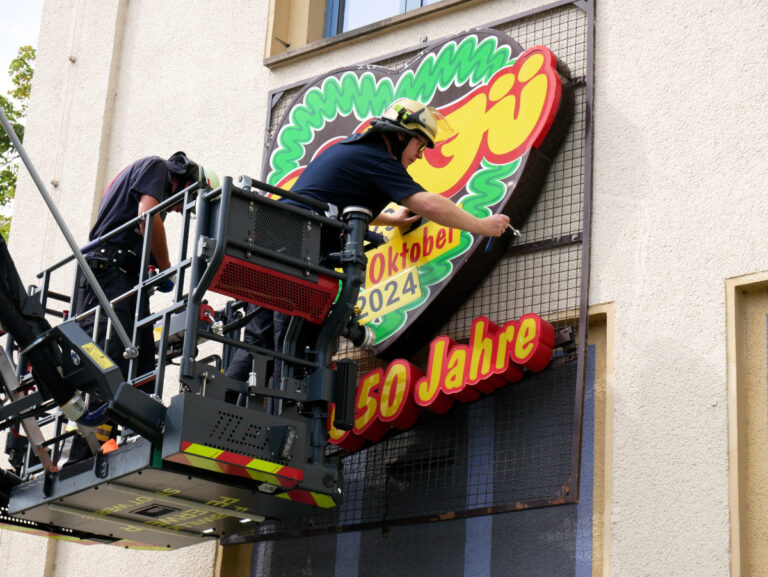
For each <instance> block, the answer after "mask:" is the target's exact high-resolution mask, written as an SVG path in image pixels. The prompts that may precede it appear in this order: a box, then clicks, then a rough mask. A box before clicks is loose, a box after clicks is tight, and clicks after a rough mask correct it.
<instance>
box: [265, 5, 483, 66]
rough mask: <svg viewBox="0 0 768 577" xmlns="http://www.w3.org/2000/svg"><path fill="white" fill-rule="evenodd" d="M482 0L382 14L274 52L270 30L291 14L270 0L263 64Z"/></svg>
mask: <svg viewBox="0 0 768 577" xmlns="http://www.w3.org/2000/svg"><path fill="white" fill-rule="evenodd" d="M283 1H284V0H283ZM485 1H486V0H441V1H439V2H435V3H433V4H428V5H426V6H422V7H420V8H416V9H414V10H410V11H407V12H403V13H400V14H397V15H395V16H392V17H390V18H385V19H384V20H378V21H377V22H373V23H371V24H367V25H365V26H360V27H358V28H353V29H352V30H348V31H346V32H342V33H340V34H336V35H334V36H328V37H324V38H319V39H316V40H312V39H307V38H304V41H305V42H304V43H303V44H300V42H301V39H298V40H297V39H294V42H291V43H290V44H291V45H290V46H287V47H286V48H285V49H284V50H281V51H280V52H274V48H272V47H271V46H272V44H273V43H272V36H273V31H274V30H277V29H279V28H280V27H281V25H282V26H284V27H287V25H288V23H287V22H286V21H285V19H289V18H290V14H291V11H290V10H282V11H281V10H277V8H276V6H275V4H276V0H272V3H271V8H270V14H269V23H268V27H267V40H266V47H265V56H264V61H263V64H264V66H266V67H267V68H276V67H279V66H281V65H284V64H287V63H289V62H293V61H295V60H298V59H300V58H304V57H307V56H310V55H314V54H316V53H318V52H322V51H324V50H327V49H329V48H333V47H336V46H341V45H344V44H346V43H349V42H352V41H355V40H358V39H360V38H361V37H364V36H365V37H375V36H378V35H381V34H384V33H386V32H391V31H392V30H393V29H394V28H397V27H400V26H404V25H406V24H412V23H413V22H415V21H417V20H419V19H423V18H428V17H431V16H433V15H434V14H435V13H437V12H443V11H449V10H455V9H459V8H463V7H467V6H471V5H474V4H480V3H482V2H485ZM309 2H310V3H313V4H312V6H313V8H317V5H316V4H314V3H320V2H322V4H323V5H325V6H326V7H327V5H328V4H329V3H333V4H335V5H336V6H337V7H338V6H341V7H342V8H343V6H342V5H343V0H309ZM326 9H327V8H326ZM340 13H341V12H340V9H339V10H337V12H336V14H337V18H336V20H335V22H331V23H330V24H329V22H328V19H327V18H325V19H324V23H323V33H324V34H325V33H326V32H327V30H329V29H330V28H329V27H330V26H336V27H338V26H339V22H338V20H339V19H338V15H339V14H340Z"/></svg>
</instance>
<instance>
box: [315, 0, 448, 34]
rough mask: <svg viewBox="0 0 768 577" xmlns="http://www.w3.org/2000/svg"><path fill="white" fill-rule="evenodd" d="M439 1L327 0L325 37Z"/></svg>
mask: <svg viewBox="0 0 768 577" xmlns="http://www.w3.org/2000/svg"><path fill="white" fill-rule="evenodd" d="M438 1H439V0H377V1H376V2H371V1H370V0H327V2H328V7H327V10H326V18H325V36H326V37H328V36H335V35H336V34H341V33H342V32H346V31H347V30H352V29H354V28H359V27H361V26H365V25H366V24H371V23H373V22H378V21H379V20H384V19H385V18H389V17H391V16H396V15H398V14H403V13H404V12H408V11H409V10H415V9H416V8H421V7H422V6H428V5H429V4H434V3H435V2H438Z"/></svg>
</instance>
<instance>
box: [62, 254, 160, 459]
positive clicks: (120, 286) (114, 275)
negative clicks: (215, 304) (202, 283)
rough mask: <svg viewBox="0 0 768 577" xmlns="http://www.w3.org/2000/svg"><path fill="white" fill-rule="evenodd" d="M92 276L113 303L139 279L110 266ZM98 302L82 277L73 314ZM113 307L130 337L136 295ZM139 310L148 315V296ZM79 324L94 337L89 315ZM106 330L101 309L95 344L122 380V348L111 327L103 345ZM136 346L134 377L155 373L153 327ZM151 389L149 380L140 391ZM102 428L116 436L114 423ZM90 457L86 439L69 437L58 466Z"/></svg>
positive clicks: (95, 404) (124, 361) (125, 371)
mask: <svg viewBox="0 0 768 577" xmlns="http://www.w3.org/2000/svg"><path fill="white" fill-rule="evenodd" d="M94 275H95V276H96V280H97V281H98V282H99V284H100V285H101V288H102V289H103V290H104V293H105V294H106V295H107V298H108V299H109V300H112V299H114V298H116V297H118V296H120V295H121V294H124V293H125V292H127V291H129V290H130V289H132V288H133V287H134V286H135V285H136V283H137V282H138V278H136V277H131V276H129V275H127V274H125V273H124V272H122V271H121V270H120V269H119V268H118V267H117V266H111V267H108V268H107V269H105V270H99V271H94ZM98 303H99V301H98V299H97V298H96V295H95V294H94V292H93V290H92V289H91V287H90V285H89V284H88V281H87V280H86V279H85V276H84V275H81V281H80V286H79V287H78V291H77V299H76V301H75V311H74V314H75V315H77V314H80V313H81V312H85V311H87V310H89V309H91V308H93V307H95V306H97V305H98ZM113 308H114V309H115V313H116V314H117V318H118V319H120V322H121V323H122V324H123V328H125V332H126V333H128V337H132V336H133V327H134V317H135V314H136V296H135V295H133V296H131V297H130V298H127V299H124V300H122V301H120V302H119V303H116V304H115V305H114V307H113ZM141 308H142V310H141V315H142V316H144V315H146V314H148V313H149V296H146V295H145V296H143V297H142V307H141ZM78 324H79V325H80V327H81V328H82V329H83V330H84V331H85V332H87V333H88V334H89V335H93V326H94V316H93V315H89V316H88V317H86V318H85V319H83V320H81V321H80V322H79V323H78ZM106 329H107V315H106V314H105V313H104V311H103V310H101V313H100V315H99V334H98V338H97V339H96V342H97V344H98V345H99V346H100V347H101V348H102V350H104V351H105V352H106V353H107V355H108V356H109V358H111V359H112V360H113V361H114V362H115V364H116V365H118V366H119V367H120V370H121V371H122V373H123V377H124V378H127V375H128V363H129V361H128V359H125V358H124V357H123V351H125V346H124V345H123V343H122V342H121V341H120V339H119V338H118V336H117V334H116V332H115V330H114V328H113V329H112V331H111V335H110V339H109V342H108V343H106V345H105V342H104V337H105V334H106ZM137 345H138V347H139V356H138V358H137V362H138V366H137V370H136V376H141V375H143V374H145V373H148V372H150V371H152V370H154V368H155V345H154V339H153V337H152V327H148V328H146V329H144V330H143V331H142V332H141V334H140V335H139V338H138V339H137ZM154 386H155V382H154V380H150V381H149V382H147V383H146V384H145V385H144V386H141V387H139V388H141V389H142V390H144V391H145V392H147V393H152V392H154ZM98 405H99V402H98V401H92V404H91V406H89V410H95V409H96V408H98ZM102 428H105V429H106V430H105V431H103V436H106V437H112V438H114V437H115V436H116V434H117V427H115V426H114V423H113V422H111V421H106V422H105V423H104V425H103V426H102ZM110 429H111V431H110ZM103 436H102V435H97V437H98V440H99V441H100V442H103V441H104V440H106V439H105V438H103ZM91 454H92V453H91V450H90V448H89V447H88V444H87V443H86V441H85V439H83V438H82V437H80V436H79V435H76V436H74V437H70V438H69V439H67V442H66V443H65V445H64V448H63V452H62V459H60V461H59V466H63V465H65V464H68V465H72V464H74V463H77V462H78V461H81V460H83V459H86V458H88V457H90V456H91Z"/></svg>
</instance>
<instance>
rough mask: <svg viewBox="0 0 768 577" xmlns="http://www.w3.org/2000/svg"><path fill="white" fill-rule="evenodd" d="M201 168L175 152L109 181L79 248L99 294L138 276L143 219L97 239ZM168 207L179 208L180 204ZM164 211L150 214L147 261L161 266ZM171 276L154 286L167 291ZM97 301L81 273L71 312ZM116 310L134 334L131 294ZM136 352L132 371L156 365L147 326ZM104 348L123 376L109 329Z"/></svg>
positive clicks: (145, 300)
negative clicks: (89, 230) (89, 268)
mask: <svg viewBox="0 0 768 577" xmlns="http://www.w3.org/2000/svg"><path fill="white" fill-rule="evenodd" d="M200 174H201V169H200V167H199V166H198V165H197V164H196V163H195V162H193V161H191V160H190V159H189V158H187V156H186V154H184V153H183V152H177V153H176V154H174V155H173V156H171V157H170V158H169V159H168V160H166V159H164V158H161V157H159V156H148V157H146V158H142V159H139V160H137V161H136V162H134V163H133V164H131V165H129V166H128V167H126V168H124V169H123V170H122V172H120V174H118V175H117V176H116V177H115V179H114V180H113V181H112V182H111V183H110V184H109V186H108V187H107V190H106V191H105V192H104V196H103V198H102V200H101V206H100V207H99V213H98V216H97V217H96V223H95V224H94V225H93V228H92V229H91V232H90V235H89V239H90V241H91V242H89V243H88V244H87V245H86V246H85V247H84V248H83V253H84V256H85V260H86V261H87V262H88V264H89V266H90V267H91V270H92V271H93V273H94V275H95V277H96V279H97V280H98V281H99V284H100V285H101V287H102V289H103V290H104V293H105V294H106V296H107V298H108V299H109V300H112V299H114V298H116V297H118V296H120V295H122V294H124V293H125V292H127V291H129V290H131V289H132V288H133V287H134V286H136V284H137V283H138V281H139V267H140V266H141V247H142V243H143V235H144V229H145V222H144V221H142V222H141V224H140V225H137V226H136V227H133V228H130V229H128V230H125V231H123V232H121V233H120V234H118V235H116V236H113V237H111V238H109V239H108V240H107V241H106V242H99V238H100V237H101V236H103V235H105V234H107V233H108V232H110V231H112V230H114V229H116V228H118V227H119V226H121V225H123V224H125V223H127V222H129V221H131V220H133V219H135V218H136V217H137V216H140V215H142V214H144V213H145V212H147V211H148V210H150V209H152V208H153V207H155V206H157V205H158V204H159V203H161V202H162V201H164V200H166V199H167V198H169V197H170V196H172V195H173V194H175V193H176V192H178V191H180V190H183V189H184V188H186V187H187V186H189V185H190V184H192V183H193V182H197V181H198V179H199V178H200ZM170 210H172V211H174V212H178V211H180V210H181V203H179V204H177V205H176V206H174V207H172V208H171V209H170ZM164 218H165V214H162V215H161V214H159V213H157V214H155V215H154V217H153V223H152V244H151V264H153V265H154V266H156V267H157V268H159V269H160V270H164V269H166V268H168V267H169V266H171V263H170V260H169V258H168V245H167V244H166V239H165V226H164ZM172 288H173V281H172V280H171V279H166V281H165V282H164V283H162V284H161V285H160V286H158V290H161V291H163V292H169V291H170V290H171V289H172ZM98 304H99V303H98V300H97V298H96V295H95V294H94V292H93V289H92V288H91V286H90V285H89V284H88V281H87V280H86V279H85V277H84V275H82V276H81V280H80V284H79V287H78V292H77V300H76V305H75V313H76V314H80V313H82V312H85V311H87V310H89V309H91V308H93V307H95V306H97V305H98ZM114 309H115V313H116V314H117V317H118V318H119V319H120V322H121V323H122V325H123V327H124V328H125V331H126V332H127V333H128V335H129V336H130V335H132V334H133V328H134V316H135V313H136V296H135V295H133V296H132V297H131V298H127V299H123V300H122V301H120V302H118V303H115V304H114ZM141 311H142V312H141V314H140V316H142V317H143V316H145V315H147V314H149V295H148V294H147V293H146V292H144V293H143V295H142V302H141ZM99 317H100V318H99V332H98V334H99V338H98V340H99V345H100V346H101V347H102V348H105V347H104V336H105V334H104V333H105V330H106V315H105V314H104V312H103V311H102V312H101V314H100V315H99ZM79 324H80V326H81V327H82V328H83V330H85V331H86V332H88V333H89V334H92V331H93V325H94V315H88V316H87V317H85V318H84V319H82V320H81V321H80V322H79ZM135 344H136V345H137V346H138V349H139V357H138V359H136V361H137V362H136V365H137V371H136V375H143V374H145V373H148V372H150V371H152V370H154V368H155V346H154V340H153V337H152V327H146V330H142V331H141V333H140V335H139V337H138V339H137V342H136V343H135ZM105 350H106V353H107V354H108V355H109V357H110V358H111V359H112V360H113V361H114V362H115V363H116V364H117V365H118V366H119V367H120V369H121V370H122V371H123V375H124V377H125V378H126V379H127V378H128V377H129V375H128V363H129V361H128V360H127V359H124V358H123V351H124V350H125V347H124V346H123V344H122V343H121V342H120V339H119V338H117V335H116V334H115V332H114V331H113V332H112V334H111V336H110V340H109V343H107V345H106V348H105Z"/></svg>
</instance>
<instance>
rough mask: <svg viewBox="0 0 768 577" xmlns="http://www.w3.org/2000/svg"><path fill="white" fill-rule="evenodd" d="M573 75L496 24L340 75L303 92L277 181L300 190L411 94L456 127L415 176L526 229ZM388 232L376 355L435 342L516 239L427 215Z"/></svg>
mask: <svg viewBox="0 0 768 577" xmlns="http://www.w3.org/2000/svg"><path fill="white" fill-rule="evenodd" d="M566 79H567V71H566V68H565V66H563V65H562V64H560V63H559V62H558V60H557V58H556V57H555V55H554V54H553V53H552V52H551V51H550V50H549V49H548V48H546V47H544V46H535V47H532V48H529V49H527V50H523V49H522V47H520V46H519V45H518V44H517V43H516V42H514V41H513V40H512V39H511V38H509V37H508V36H506V35H504V34H500V33H499V32H496V31H493V30H488V29H479V30H473V31H470V32H467V33H465V34H462V35H460V36H456V37H453V38H451V39H449V40H445V41H441V42H439V43H436V44H434V45H432V46H430V47H428V48H426V49H425V50H424V51H422V52H421V53H419V55H418V56H417V57H416V58H415V59H414V60H412V61H411V62H410V63H408V64H407V65H406V66H405V67H404V68H402V69H401V70H389V69H386V68H382V67H378V66H357V67H353V68H344V69H339V70H336V71H333V72H331V73H329V74H327V75H324V76H322V77H319V78H317V79H315V80H314V81H313V82H311V83H309V84H308V85H307V86H306V87H305V88H303V89H302V90H301V92H299V94H297V95H296V97H295V99H294V100H293V103H292V105H291V107H290V110H288V111H287V112H286V113H285V115H284V118H283V120H282V123H281V124H280V126H279V127H278V128H277V131H276V134H275V138H274V139H273V141H272V144H271V149H270V151H269V165H268V168H267V172H268V174H267V176H266V180H267V182H269V183H270V184H273V185H277V186H281V187H283V188H290V187H291V185H292V184H293V183H294V182H295V180H296V178H298V176H299V175H300V174H301V171H302V170H303V169H304V168H305V167H306V166H307V164H308V163H309V162H310V161H311V160H312V159H313V158H314V157H315V155H317V154H322V151H323V150H324V149H325V148H327V147H328V146H331V145H333V143H335V142H337V141H338V140H339V139H340V138H341V137H343V136H346V135H348V134H351V133H353V132H355V131H361V130H364V129H365V128H366V126H367V125H368V121H369V120H370V118H371V117H373V116H378V115H380V114H381V113H382V112H383V111H384V110H385V108H386V107H387V106H388V105H389V104H390V103H392V102H393V101H394V100H395V99H397V98H400V97H408V98H411V99H414V100H418V101H421V102H424V103H429V104H430V105H432V106H434V107H436V108H437V109H438V110H439V111H440V112H441V113H442V114H443V115H444V116H445V117H446V119H447V120H448V122H449V124H450V125H451V127H452V128H453V129H454V131H455V134H454V135H453V136H452V137H451V138H449V139H448V140H445V141H443V142H441V143H439V144H438V146H436V147H435V148H434V149H427V150H426V151H425V153H424V159H423V160H421V161H418V162H416V163H414V164H413V165H411V167H410V168H409V171H410V173H411V175H412V176H413V178H414V179H415V180H416V182H418V183H419V184H421V185H422V186H423V187H424V189H425V190H427V191H430V192H433V193H435V194H441V195H443V196H445V197H448V198H450V199H452V200H453V201H454V202H455V203H457V204H458V205H460V206H461V207H462V208H463V209H464V210H466V211H468V212H470V213H472V214H474V215H476V216H478V217H483V216H487V215H489V214H492V213H499V212H503V213H505V214H507V215H508V216H509V217H510V221H511V224H512V225H513V226H514V227H515V228H521V227H522V225H523V224H524V222H525V220H526V219H527V217H528V215H529V213H530V211H531V209H532V207H533V205H534V203H535V201H536V198H537V196H538V194H539V191H540V190H541V186H542V184H543V179H544V176H545V175H546V171H547V169H548V167H549V163H550V159H551V158H552V156H553V154H554V153H555V152H556V150H557V148H558V147H559V145H560V143H561V142H562V139H563V138H564V135H565V132H566V130H567V127H568V123H569V121H570V117H571V109H572V94H571V91H570V90H569V89H567V88H566V86H565V84H564V80H566ZM390 208H391V207H390ZM379 232H381V233H384V234H385V235H386V236H387V237H388V238H389V242H387V243H386V244H384V245H382V246H380V247H379V248H377V249H375V250H372V251H369V253H368V268H367V273H366V282H365V287H364V289H363V290H362V291H361V293H360V297H359V299H358V303H357V305H358V308H359V309H360V311H361V313H360V317H359V318H360V321H361V322H362V323H365V324H367V325H368V326H369V327H370V328H371V329H372V330H373V331H374V332H375V334H376V342H375V345H374V347H373V349H372V352H373V353H374V354H376V355H379V356H384V357H387V358H394V357H396V356H405V355H408V354H409V353H410V352H412V351H415V350H417V349H418V348H420V347H421V346H422V345H423V344H425V342H426V341H427V339H429V338H430V337H431V336H432V335H433V334H434V332H435V330H436V328H437V327H439V326H440V324H442V323H443V322H445V321H446V320H447V318H448V316H449V315H450V313H451V312H452V311H455V310H456V306H457V304H458V303H460V302H461V301H463V300H464V299H465V298H466V297H467V296H468V295H469V294H470V293H471V291H472V290H474V288H475V287H476V286H477V284H478V283H479V282H480V280H481V279H482V278H483V277H484V276H485V275H486V274H487V273H488V272H489V271H490V270H491V269H492V268H493V266H494V264H495V263H496V261H497V260H498V259H499V257H500V256H501V255H502V254H503V252H504V250H505V248H506V247H507V246H508V242H509V240H510V238H509V237H508V236H507V238H502V240H501V241H497V242H494V243H492V244H491V245H490V247H488V245H487V244H486V242H487V239H485V238H482V237H480V236H477V235H472V234H470V233H468V232H464V231H459V230H454V229H448V228H445V227H442V226H439V225H437V224H435V223H433V222H423V221H422V222H421V223H419V225H418V226H416V227H413V228H411V229H410V230H405V229H402V230H401V229H384V230H380V231H379Z"/></svg>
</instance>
